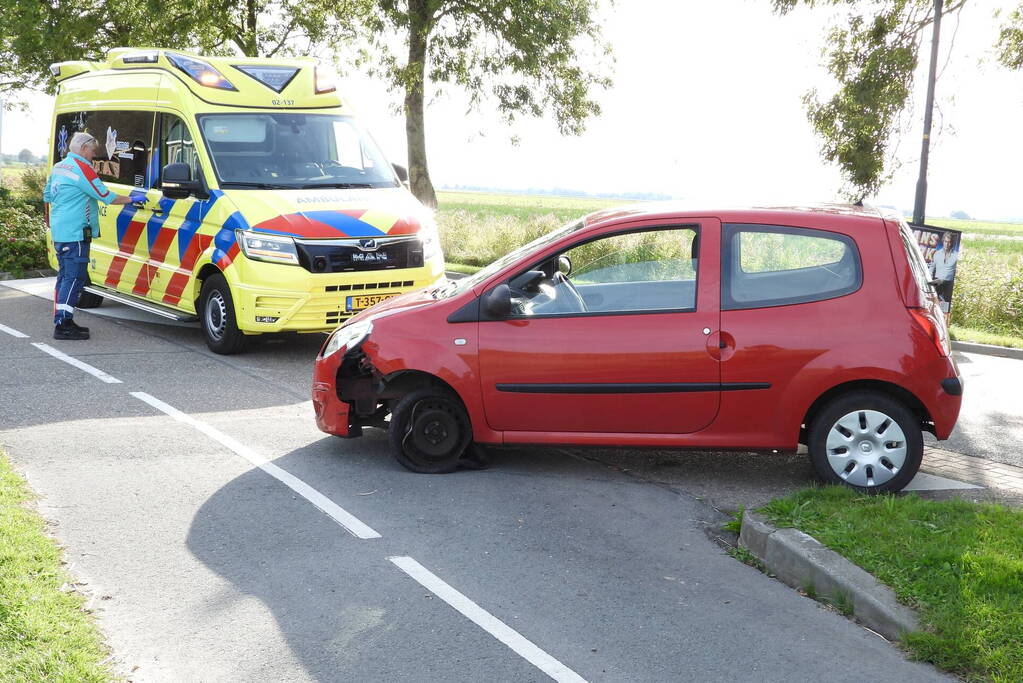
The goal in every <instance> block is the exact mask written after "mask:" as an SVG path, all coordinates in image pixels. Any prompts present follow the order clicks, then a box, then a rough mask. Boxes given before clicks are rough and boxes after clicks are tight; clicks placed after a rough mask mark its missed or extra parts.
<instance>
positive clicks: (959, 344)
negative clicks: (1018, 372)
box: [952, 341, 1023, 360]
mask: <svg viewBox="0 0 1023 683" xmlns="http://www.w3.org/2000/svg"><path fill="white" fill-rule="evenodd" d="M952 349H953V350H955V351H965V352H966V353H982V354H984V355H985V356H1000V357H1002V358H1015V359H1016V360H1023V349H1013V348H1010V347H1008V346H994V345H992V344H977V343H974V342H964V341H953V342H952Z"/></svg>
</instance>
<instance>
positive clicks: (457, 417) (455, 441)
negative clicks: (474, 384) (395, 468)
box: [389, 387, 472, 474]
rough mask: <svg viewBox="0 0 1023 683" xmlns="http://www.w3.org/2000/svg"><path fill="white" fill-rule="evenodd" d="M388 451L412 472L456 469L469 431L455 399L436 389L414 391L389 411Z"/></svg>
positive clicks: (429, 472)
mask: <svg viewBox="0 0 1023 683" xmlns="http://www.w3.org/2000/svg"><path fill="white" fill-rule="evenodd" d="M389 438H390V441H391V449H392V450H393V451H394V457H395V458H397V460H398V462H399V463H401V464H402V466H404V467H405V468H407V469H410V470H412V471H413V472H420V473H422V474H442V473H445V472H453V471H454V470H456V469H458V467H459V466H460V465H461V462H462V456H463V455H464V454H465V451H466V448H467V447H468V446H469V442H470V441H471V440H472V427H471V425H470V424H469V416H468V415H467V414H466V412H465V408H463V407H462V403H461V402H460V401H459V400H458V398H457V397H456V396H454V395H452V394H451V393H450V392H447V391H443V390H441V389H437V388H432V387H431V388H426V389H417V390H415V391H412V392H410V393H408V394H406V395H405V396H403V397H402V398H401V400H399V401H398V403H397V405H396V406H395V407H394V410H392V411H391V426H390V436H389Z"/></svg>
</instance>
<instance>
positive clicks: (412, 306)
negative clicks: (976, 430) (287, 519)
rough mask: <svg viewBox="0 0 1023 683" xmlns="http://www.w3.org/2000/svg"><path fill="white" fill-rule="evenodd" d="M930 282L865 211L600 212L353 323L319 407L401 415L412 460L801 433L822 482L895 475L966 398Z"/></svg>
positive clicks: (368, 415)
mask: <svg viewBox="0 0 1023 683" xmlns="http://www.w3.org/2000/svg"><path fill="white" fill-rule="evenodd" d="M928 279H929V276H928V272H927V268H926V266H925V264H924V262H923V259H922V257H921V255H920V252H919V250H918V249H917V247H916V244H915V242H914V240H913V237H912V233H911V232H910V230H909V227H908V226H907V225H906V223H905V222H904V221H903V220H902V219H901V218H900V217H898V216H896V215H886V214H883V213H880V212H878V211H877V210H874V209H870V208H863V207H851V206H824V207H818V208H770V209H766V208H765V209H761V208H754V209H744V210H722V211H689V210H685V209H684V208H681V207H675V206H670V205H660V204H658V205H635V206H629V207H626V208H623V209H619V210H611V211H605V212H601V213H596V214H592V215H590V216H587V217H586V218H584V219H583V220H581V221H579V222H576V223H572V224H569V225H566V226H565V227H563V228H561V229H559V230H556V231H554V232H552V233H550V234H548V235H545V236H543V237H541V238H539V239H537V240H535V241H533V242H531V243H529V244H527V245H525V246H523V247H521V248H519V249H516V250H515V251H513V252H511V253H509V254H508V255H506V256H504V257H502V258H501V259H499V260H497V261H495V262H494V263H492V264H491V265H489V266H487V267H486V268H484V269H482V270H480V271H479V272H478V273H476V274H475V275H472V276H470V277H466V278H464V279H460V280H453V281H447V282H445V283H444V284H441V285H439V286H435V287H432V288H429V289H425V290H422V291H419V292H414V293H410V294H404V295H401V296H397V297H394V298H392V299H388V300H386V301H383V302H381V303H379V304H377V305H376V306H374V307H373V308H371V309H368V310H366V311H364V312H362V313H361V314H359V315H357V316H356V317H354V318H352V319H351V320H350V321H348V322H347V323H345V324H344V325H343V326H341V327H339V328H338V329H337V330H335V331H334V332H333V333H332V334H331V335H330V337H329V338H328V339H327V341H326V343H325V344H324V346H323V349H322V350H321V351H320V354H319V356H318V357H317V360H316V368H315V375H314V381H313V403H314V406H315V411H316V421H317V424H318V425H319V427H320V429H322V430H323V431H325V432H327V433H330V434H335V435H337V436H342V437H357V436H360V435H361V433H362V429H363V427H367V426H369V427H380V428H386V429H389V431H390V443H391V446H392V448H393V451H394V455H395V456H396V457H397V459H398V461H399V462H400V463H401V464H402V465H404V466H405V467H407V468H408V469H410V470H414V471H416V472H427V473H438V472H449V471H452V470H454V469H456V468H458V467H459V466H460V465H461V464H463V463H464V462H465V460H466V458H467V457H469V454H470V453H472V452H473V450H474V449H475V448H478V447H479V446H481V445H482V446H486V445H500V444H571V445H581V446H602V447H607V446H620V447H623V448H643V447H656V448H665V449H667V448H678V449H700V450H741V451H769V450H778V451H795V450H796V449H797V448H798V446H799V445H800V444H805V445H806V447H807V451H808V453H809V457H810V460H811V461H812V463H813V466H814V468H815V469H816V471H817V472H818V474H819V475H820V476H821V478H822V479H824V480H825V481H827V482H833V483H844V484H846V485H849V486H852V487H855V488H857V489H860V490H865V491H897V490H900V489H902V488H903V487H904V486H905V485H906V484H907V483H909V481H910V480H911V479H912V478H913V476H914V475H915V474H916V472H917V469H918V468H919V466H920V462H921V458H922V456H923V434H922V432H923V431H928V432H931V433H932V434H934V435H935V436H936V437H937V438H938V439H945V438H947V437H948V436H949V434H950V432H951V431H952V428H953V427H954V425H955V422H956V418H957V417H958V414H959V407H960V403H961V400H962V389H963V387H962V381H961V379H960V374H959V371H958V369H957V367H956V365H955V363H954V362H953V359H952V358H951V356H950V349H949V340H948V332H947V329H946V324H945V319H944V316H943V314H942V312H941V310H940V309H939V307H938V301H937V298H936V296H935V294H934V291H933V288H932V287H931V285H930V284H929V282H928Z"/></svg>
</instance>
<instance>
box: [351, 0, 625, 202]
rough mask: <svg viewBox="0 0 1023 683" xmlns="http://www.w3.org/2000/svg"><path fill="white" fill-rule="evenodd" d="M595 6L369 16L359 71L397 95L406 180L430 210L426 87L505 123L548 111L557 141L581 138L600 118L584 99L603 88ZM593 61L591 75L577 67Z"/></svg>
mask: <svg viewBox="0 0 1023 683" xmlns="http://www.w3.org/2000/svg"><path fill="white" fill-rule="evenodd" d="M597 3H598V0H380V1H379V2H377V3H375V5H374V6H371V7H369V8H367V9H368V11H367V12H366V13H365V14H364V15H362V16H361V17H360V24H361V26H362V27H363V28H364V29H365V31H364V34H365V35H367V36H369V38H368V43H369V44H368V46H366V47H365V49H364V50H363V51H362V58H361V60H360V63H361V64H363V65H366V66H367V67H368V68H369V71H370V72H371V73H372V74H373V75H377V76H381V77H383V78H385V79H386V80H387V82H388V83H389V85H390V86H391V88H392V89H393V90H396V91H398V92H401V93H402V94H403V95H404V107H403V109H404V114H405V135H406V141H407V144H408V161H409V180H410V183H411V187H412V192H413V193H414V194H415V195H416V196H417V197H418V198H419V199H420V200H421V201H423V202H424V203H425V204H427V205H429V206H436V205H437V198H436V194H435V193H434V189H433V183H432V181H431V180H430V173H429V168H428V165H427V159H426V126H425V118H424V114H425V106H426V90H427V83H428V82H432V83H442V82H443V83H451V84H454V85H456V86H459V87H461V88H463V89H464V90H465V91H466V92H467V93H468V95H469V100H470V105H471V106H473V107H475V106H478V105H479V103H480V102H481V100H482V99H483V98H484V97H488V96H489V97H492V98H493V99H494V100H496V103H497V109H498V111H499V112H500V113H501V114H502V115H503V116H504V118H505V120H506V121H507V122H509V123H510V122H511V121H513V120H514V119H515V118H516V116H518V115H520V114H526V115H529V116H537V117H538V116H542V115H543V113H544V112H545V111H550V112H552V113H553V115H554V118H555V120H556V122H557V125H558V128H559V130H560V131H561V132H562V133H563V134H578V133H580V132H582V130H583V127H584V123H585V121H586V119H587V118H589V117H590V116H595V115H597V114H599V113H600V107H599V105H598V104H597V103H596V102H595V101H594V100H593V99H592V98H591V96H590V91H591V89H593V88H596V87H607V86H608V85H609V84H610V80H609V79H608V78H607V77H606V76H605V75H604V73H603V71H602V68H603V67H602V64H603V62H605V61H607V60H608V59H609V56H610V49H609V48H608V47H607V46H606V45H604V44H603V43H602V42H601V39H600V29H599V26H598V25H597V23H596V21H595V19H594V14H595V12H596V9H597ZM395 35H397V36H399V38H400V44H399V43H396V42H395V40H394V36H395ZM593 56H595V57H598V58H599V59H598V60H597V61H596V62H595V63H594V66H593V67H592V68H591V67H589V66H584V64H589V63H591V62H590V61H588V59H589V58H590V57H593Z"/></svg>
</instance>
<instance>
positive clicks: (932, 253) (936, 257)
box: [909, 223, 963, 318]
mask: <svg viewBox="0 0 1023 683" xmlns="http://www.w3.org/2000/svg"><path fill="white" fill-rule="evenodd" d="M909 227H910V228H912V229H913V235H914V237H916V243H917V244H918V245H920V251H921V252H922V253H923V255H924V261H926V262H927V267H928V269H929V270H930V273H931V284H933V285H934V289H935V290H936V291H937V293H938V299H939V300H940V301H941V310H942V311H944V312H945V317H946V318H947V317H948V315H949V313H951V311H952V288H953V287H954V286H955V279H956V266H958V265H959V251H960V247H961V245H962V237H963V233H962V232H960V231H959V230H950V229H948V228H939V227H935V226H933V225H913V224H912V223H911V224H910V226H909Z"/></svg>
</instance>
